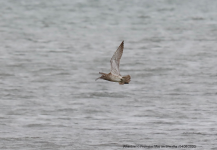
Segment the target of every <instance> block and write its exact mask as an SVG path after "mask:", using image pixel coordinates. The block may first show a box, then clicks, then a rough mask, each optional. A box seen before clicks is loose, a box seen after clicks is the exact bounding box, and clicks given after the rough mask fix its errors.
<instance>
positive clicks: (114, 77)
mask: <svg viewBox="0 0 217 150" xmlns="http://www.w3.org/2000/svg"><path fill="white" fill-rule="evenodd" d="M123 48H124V41H123V42H122V43H121V45H120V46H119V47H118V49H117V50H116V52H115V53H114V55H113V56H112V58H111V60H110V63H111V72H110V73H108V74H106V73H102V72H99V74H102V76H101V77H99V78H97V79H103V80H107V81H112V82H119V84H121V85H123V84H129V82H130V79H131V77H130V75H127V76H121V75H120V71H119V64H120V59H121V56H122V53H123ZM97 79H96V80H97Z"/></svg>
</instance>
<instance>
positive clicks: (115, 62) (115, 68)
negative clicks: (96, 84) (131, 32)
mask: <svg viewBox="0 0 217 150" xmlns="http://www.w3.org/2000/svg"><path fill="white" fill-rule="evenodd" d="M123 49H124V41H122V43H121V44H120V46H119V47H118V49H117V50H116V52H115V53H114V55H113V56H112V58H111V60H110V63H111V73H112V74H114V75H120V70H119V64H120V59H121V56H122V54H123Z"/></svg>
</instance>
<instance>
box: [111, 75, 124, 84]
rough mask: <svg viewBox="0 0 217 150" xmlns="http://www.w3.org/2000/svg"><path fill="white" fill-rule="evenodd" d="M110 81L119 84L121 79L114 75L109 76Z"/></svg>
mask: <svg viewBox="0 0 217 150" xmlns="http://www.w3.org/2000/svg"><path fill="white" fill-rule="evenodd" d="M110 79H111V81H113V82H120V81H121V79H122V77H121V76H116V75H112V74H111V75H110Z"/></svg>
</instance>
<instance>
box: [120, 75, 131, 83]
mask: <svg viewBox="0 0 217 150" xmlns="http://www.w3.org/2000/svg"><path fill="white" fill-rule="evenodd" d="M130 79H131V77H130V75H127V76H123V77H122V79H121V81H120V82H119V84H121V85H123V84H129V82H130Z"/></svg>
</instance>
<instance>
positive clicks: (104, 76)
mask: <svg viewBox="0 0 217 150" xmlns="http://www.w3.org/2000/svg"><path fill="white" fill-rule="evenodd" d="M99 74H101V75H102V76H101V77H99V78H96V80H98V79H104V80H106V78H107V76H106V74H105V73H102V72H99ZM96 80H95V81H96Z"/></svg>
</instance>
